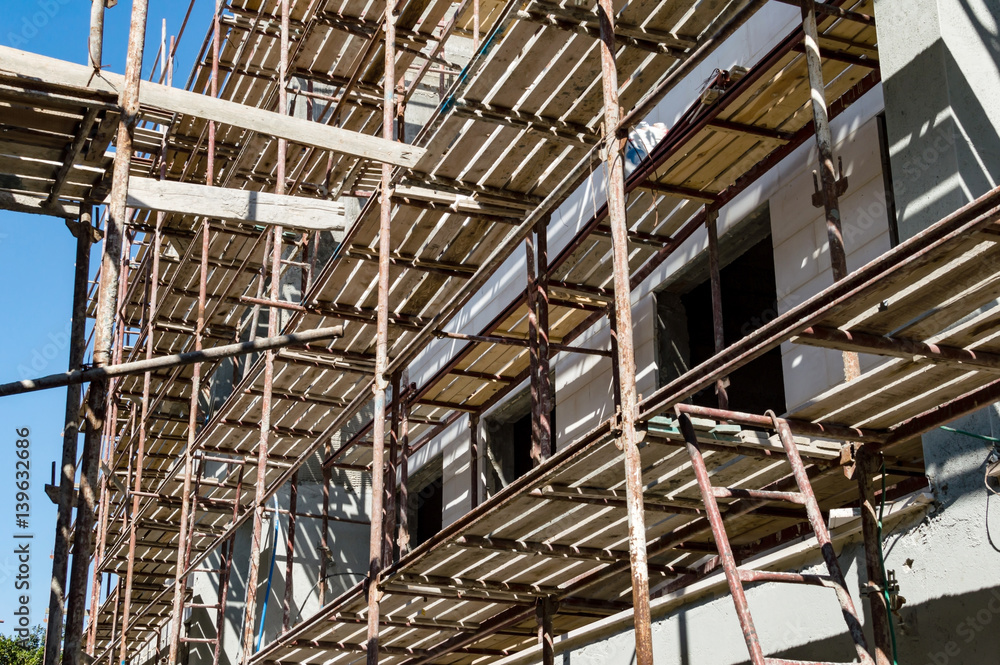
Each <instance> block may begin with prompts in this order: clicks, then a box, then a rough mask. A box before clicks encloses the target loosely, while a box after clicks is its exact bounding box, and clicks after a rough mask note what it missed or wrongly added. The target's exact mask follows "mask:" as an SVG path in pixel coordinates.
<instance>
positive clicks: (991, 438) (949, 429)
mask: <svg viewBox="0 0 1000 665" xmlns="http://www.w3.org/2000/svg"><path fill="white" fill-rule="evenodd" d="M940 429H943V430H944V431H945V432H954V433H955V434H964V435H965V436H971V437H972V438H973V439H982V440H983V441H992V442H993V443H1000V439H998V438H996V437H994V436H986V435H985V434H976V433H975V432H966V431H965V430H964V429H955V428H954V427H944V426H941V428H940Z"/></svg>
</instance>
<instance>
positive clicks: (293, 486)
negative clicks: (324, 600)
mask: <svg viewBox="0 0 1000 665" xmlns="http://www.w3.org/2000/svg"><path fill="white" fill-rule="evenodd" d="M298 505H299V472H298V471H296V472H295V473H293V474H292V479H291V481H289V487H288V541H287V543H286V544H285V598H284V603H283V605H284V607H283V609H282V612H281V629H282V631H287V630H288V629H289V628H290V627H291V625H292V611H293V610H294V608H295V584H294V579H293V573H294V572H295V514H296V511H297V510H298Z"/></svg>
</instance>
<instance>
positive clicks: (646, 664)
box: [598, 0, 653, 665]
mask: <svg viewBox="0 0 1000 665" xmlns="http://www.w3.org/2000/svg"><path fill="white" fill-rule="evenodd" d="M613 4H614V3H613V2H612V0H600V2H599V5H598V6H599V18H600V26H601V69H602V77H601V80H602V83H603V88H604V141H605V151H606V154H605V168H606V169H607V190H608V214H609V216H610V221H611V245H612V256H613V272H614V286H615V303H614V311H615V324H616V330H615V334H616V337H617V349H618V352H617V356H616V360H617V363H618V377H619V386H620V388H619V389H620V393H621V401H620V404H621V406H620V408H621V411H620V414H619V427H620V430H621V433H620V436H619V446H620V447H621V448H622V449H623V451H624V456H625V492H626V502H627V505H628V536H629V538H628V542H629V559H630V564H631V570H632V604H633V608H634V613H635V662H636V665H652V663H653V636H652V631H651V628H650V614H649V570H648V567H647V564H646V519H645V515H644V513H643V506H642V461H641V460H640V458H639V447H638V445H637V444H638V436H637V433H636V428H635V421H636V417H637V412H638V408H637V396H636V389H635V352H634V349H633V343H632V291H631V286H630V274H629V265H628V220H627V219H626V216H625V169H624V147H625V140H626V138H627V137H624V136H619V135H618V131H619V130H618V125H619V118H620V113H621V109H620V108H619V106H618V70H617V66H616V64H615V49H616V46H615V24H614V12H615V10H614V6H613Z"/></svg>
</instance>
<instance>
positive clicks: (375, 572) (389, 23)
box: [367, 0, 397, 665]
mask: <svg viewBox="0 0 1000 665" xmlns="http://www.w3.org/2000/svg"><path fill="white" fill-rule="evenodd" d="M396 12H397V9H396V2H395V0H389V2H387V3H386V6H385V21H384V25H385V42H384V47H383V50H384V52H385V66H384V75H383V81H382V137H383V138H384V139H387V140H389V141H392V140H393V138H394V136H393V116H394V114H395V110H396V105H395V92H396ZM381 190H382V191H381V196H382V197H381V202H380V207H381V210H380V217H379V239H378V318H377V321H376V326H375V382H374V386H373V390H374V393H375V413H374V416H373V418H374V422H373V427H372V438H373V446H372V508H371V510H372V513H371V539H370V544H369V553H368V558H369V562H368V563H369V568H368V642H367V655H368V657H367V662H368V665H378V660H379V658H378V646H379V610H380V607H379V595H380V594H381V589H379V586H380V583H381V580H382V565H381V564H382V557H381V552H382V539H383V531H382V526H383V520H382V510H383V505H382V499H383V496H382V494H383V492H384V484H385V478H384V473H385V392H386V388H388V381H387V377H386V375H385V374H386V370H387V368H388V365H389V357H388V351H389V349H388V345H389V258H390V254H391V252H392V242H391V239H390V237H389V233H390V220H391V217H392V167H391V166H390V165H389V164H384V163H383V164H382V185H381Z"/></svg>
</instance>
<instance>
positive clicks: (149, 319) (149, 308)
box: [112, 19, 173, 663]
mask: <svg viewBox="0 0 1000 665" xmlns="http://www.w3.org/2000/svg"><path fill="white" fill-rule="evenodd" d="M166 30H167V22H166V19H164V21H163V29H162V32H161V41H160V50H161V52H162V53H164V57H163V60H161V62H160V71H161V75H162V74H167V83H168V85H169V84H171V83H172V80H171V79H172V74H173V72H172V67H171V65H172V60H171V58H170V57H168V56H166V48H167V43H166ZM167 69H170V70H171V71H170V72H169V74H168V72H167ZM166 141H167V135H166V132H164V134H163V138H162V139H161V143H160V149H161V153H160V154H161V157H160V164H159V177H160V179H161V180H163V179H165V178H166V174H167V162H166V154H167V153H166ZM165 221H166V214H165V213H163V212H157V213H156V227H155V228H154V230H153V247H152V252H153V257H152V259H151V260H150V263H149V272H148V274H147V275H146V321H145V323H146V360H147V361H149V360H152V358H153V350H154V348H155V346H156V345H155V338H154V334H153V330H154V325H153V323H154V318H155V316H156V310H157V307H158V305H159V287H160V281H159V276H160V251H161V249H162V242H163V225H164V222H165ZM152 378H153V375H152V372H150V371H148V370H147V371H146V372H144V373H143V375H142V406H141V407H140V416H139V443H138V446H137V449H136V455H135V457H136V459H135V469H136V471H135V476H134V478H133V492H134V493H133V496H132V501H131V504H132V510H131V513H130V514H129V515H130V525H129V542H128V563H127V564H126V569H125V600H124V602H123V604H122V620H121V631H122V636H123V639H122V640H121V646H120V651H119V654H118V656H119V662H122V663H124V662H126V661H127V659H128V640H127V639H124V638H125V637H126V636H127V632H128V625H129V621H130V620H131V610H132V607H131V605H132V583H133V578H134V575H135V548H136V544H137V542H138V527H139V507H140V497H139V495H138V493H139V492H141V491H142V481H143V477H142V471H143V465H144V462H145V454H146V438H147V429H148V426H149V400H150V392H151V388H152ZM113 642H114V640H112V643H113Z"/></svg>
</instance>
